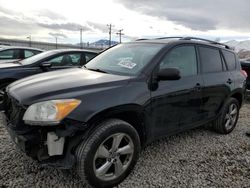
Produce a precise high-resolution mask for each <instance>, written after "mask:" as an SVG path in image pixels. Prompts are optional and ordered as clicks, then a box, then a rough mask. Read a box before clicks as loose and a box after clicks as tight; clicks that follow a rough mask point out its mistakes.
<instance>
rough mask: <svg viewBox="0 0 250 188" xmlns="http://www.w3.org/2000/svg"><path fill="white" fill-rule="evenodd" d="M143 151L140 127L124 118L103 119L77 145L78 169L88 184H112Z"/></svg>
mask: <svg viewBox="0 0 250 188" xmlns="http://www.w3.org/2000/svg"><path fill="white" fill-rule="evenodd" d="M139 152H140V139H139V136H138V133H137V131H136V130H135V129H134V127H132V126H131V125H130V124H128V123H127V122H125V121H122V120H118V119H109V120H107V121H105V122H103V123H101V124H100V125H99V126H98V127H97V128H96V129H95V130H94V131H93V133H92V134H91V135H90V136H89V137H88V138H87V139H86V140H85V141H83V142H82V143H81V144H79V146H78V147H77V149H76V152H75V155H76V159H77V164H76V171H77V173H78V175H79V176H80V177H81V178H82V179H83V181H85V182H86V183H87V184H88V185H91V186H93V187H113V186H116V185H118V184H119V183H120V182H122V181H123V180H124V179H125V178H126V177H127V176H128V175H129V174H130V172H131V171H132V169H133V168H134V166H135V164H136V162H137V160H138V157H139Z"/></svg>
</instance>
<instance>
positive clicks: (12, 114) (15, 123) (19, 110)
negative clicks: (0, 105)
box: [4, 94, 31, 134]
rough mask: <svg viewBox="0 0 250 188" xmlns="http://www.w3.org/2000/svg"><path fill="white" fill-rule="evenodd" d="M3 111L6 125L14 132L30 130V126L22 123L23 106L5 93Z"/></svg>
mask: <svg viewBox="0 0 250 188" xmlns="http://www.w3.org/2000/svg"><path fill="white" fill-rule="evenodd" d="M4 111H5V115H6V117H7V123H8V126H9V127H10V128H11V129H13V130H15V131H16V132H18V133H20V134H22V133H27V131H30V130H31V127H29V126H27V125H25V124H24V121H23V115H24V112H25V108H24V107H23V106H21V105H20V104H19V102H18V101H17V100H16V99H15V98H13V97H11V96H9V95H7V94H5V96H4Z"/></svg>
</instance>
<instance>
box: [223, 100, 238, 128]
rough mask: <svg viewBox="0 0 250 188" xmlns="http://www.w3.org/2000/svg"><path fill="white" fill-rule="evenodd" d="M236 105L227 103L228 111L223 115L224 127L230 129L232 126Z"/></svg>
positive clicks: (236, 110) (235, 116)
mask: <svg viewBox="0 0 250 188" xmlns="http://www.w3.org/2000/svg"><path fill="white" fill-rule="evenodd" d="M237 116H238V107H237V105H236V104H234V103H232V104H230V105H229V108H228V111H227V113H226V116H225V128H226V129H227V130H230V129H232V128H233V127H234V125H235V122H236V121H237Z"/></svg>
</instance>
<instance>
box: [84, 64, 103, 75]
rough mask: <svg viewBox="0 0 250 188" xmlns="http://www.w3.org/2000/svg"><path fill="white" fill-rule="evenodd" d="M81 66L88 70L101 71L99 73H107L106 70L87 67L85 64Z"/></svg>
mask: <svg viewBox="0 0 250 188" xmlns="http://www.w3.org/2000/svg"><path fill="white" fill-rule="evenodd" d="M83 67H84V68H86V69H88V70H91V71H96V72H101V73H108V72H107V71H104V70H101V69H94V68H87V67H86V66H85V65H84V66H83Z"/></svg>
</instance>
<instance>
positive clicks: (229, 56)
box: [222, 50, 236, 70]
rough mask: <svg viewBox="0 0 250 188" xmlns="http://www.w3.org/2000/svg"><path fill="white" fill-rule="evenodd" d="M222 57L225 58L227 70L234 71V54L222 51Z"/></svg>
mask: <svg viewBox="0 0 250 188" xmlns="http://www.w3.org/2000/svg"><path fill="white" fill-rule="evenodd" d="M222 53H223V56H224V58H225V61H226V64H227V67H228V70H235V69H236V58H235V55H234V53H232V52H228V51H225V50H222Z"/></svg>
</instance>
